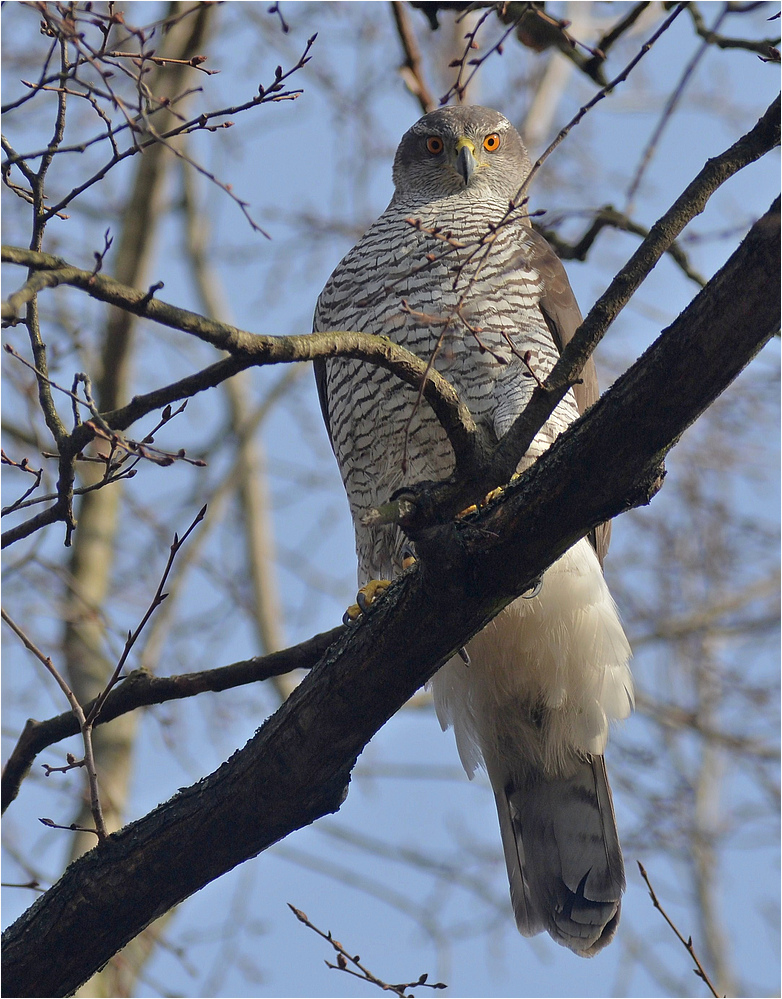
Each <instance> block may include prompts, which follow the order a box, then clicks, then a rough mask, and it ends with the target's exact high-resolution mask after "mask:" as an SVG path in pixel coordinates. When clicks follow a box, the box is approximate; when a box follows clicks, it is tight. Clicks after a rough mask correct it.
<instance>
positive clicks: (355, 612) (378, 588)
mask: <svg viewBox="0 0 782 999" xmlns="http://www.w3.org/2000/svg"><path fill="white" fill-rule="evenodd" d="M390 585H391V580H390V579H370V581H369V582H368V583H367V584H366V586H362V587H361V589H360V590H359V591H358V593H357V594H356V603H354V604H351V605H350V607H348V609H347V610H346V611H345V614H344V616H343V618H342V620H343V622H344V623H345V624H352V623H354V622H355V621H357V620H358V618H359V617H360V616H361V615H362V614H365V613H366V612H367V609H368V608H369V607H370V605H371V604H373V603H374V602H375V600H377V598H378V595H379V594H381V593H382V592H383V590H387V589H388V587H389V586H390Z"/></svg>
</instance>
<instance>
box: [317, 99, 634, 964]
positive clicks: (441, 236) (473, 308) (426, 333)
mask: <svg viewBox="0 0 782 999" xmlns="http://www.w3.org/2000/svg"><path fill="white" fill-rule="evenodd" d="M529 171H530V162H529V158H528V156H527V153H526V150H525V149H524V146H523V144H522V142H521V139H520V137H519V135H518V133H517V132H516V130H515V129H514V128H513V127H512V125H511V124H510V122H509V121H508V120H507V119H506V118H505V117H503V116H502V115H501V114H499V113H498V112H496V111H492V110H489V109H488V108H482V107H446V108H442V109H440V110H438V111H433V112H431V113H429V114H427V115H425V116H424V117H423V118H421V119H420V121H418V122H416V124H415V125H413V127H412V128H411V129H410V130H409V131H408V132H407V133H406V134H405V135H404V137H403V138H402V141H401V143H400V145H399V148H398V150H397V153H396V158H395V161H394V172H393V177H394V185H395V191H394V196H393V198H392V199H391V203H390V204H389V206H388V208H386V210H385V211H384V212H383V214H382V215H381V216H380V218H379V219H378V220H377V221H376V222H375V223H374V224H373V225H372V226H371V227H370V229H369V230H368V231H367V233H366V234H365V235H364V236H363V237H362V239H361V240H360V241H359V242H358V243H357V244H356V246H354V247H353V249H352V250H351V251H350V252H349V253H348V254H347V256H346V257H345V258H344V259H343V260H342V262H341V263H340V264H339V265H338V267H337V268H336V270H335V271H334V273H333V274H332V275H331V277H330V278H329V280H328V282H327V284H326V287H325V288H324V289H323V292H322V294H321V295H320V298H319V299H318V304H317V308H316V312H315V321H314V329H315V330H316V331H327V330H354V331H362V332H365V333H372V334H377V335H379V336H386V337H390V338H391V340H393V341H394V342H395V343H398V344H401V345H402V346H403V347H406V348H407V349H408V350H410V351H412V352H413V353H415V354H417V355H418V356H420V357H422V358H424V359H429V358H431V357H433V358H434V361H433V363H434V365H435V366H436V368H437V369H438V371H440V372H441V373H442V374H443V375H444V376H445V377H446V378H447V379H449V380H450V381H451V382H452V383H453V385H454V386H455V387H456V389H457V391H458V392H459V394H460V396H461V398H462V400H463V401H464V402H465V403H466V404H467V405H468V407H469V409H470V411H471V412H472V414H473V416H474V418H475V420H476V421H477V422H479V423H483V424H484V425H486V426H487V427H488V428H490V429H491V430H493V431H494V433H495V434H496V435H497V436H498V437H501V436H502V435H503V434H505V433H506V431H507V430H508V428H509V427H510V426H511V424H512V423H513V421H514V420H515V419H516V417H517V416H518V415H519V414H520V413H521V412H522V410H523V409H524V406H525V404H526V403H527V401H528V400H529V398H530V395H531V393H532V390H533V388H534V386H535V384H536V379H540V380H542V379H544V378H545V377H546V376H547V374H548V373H549V372H550V370H551V368H552V367H553V365H554V363H555V362H556V360H557V358H558V356H559V352H560V351H561V350H562V348H563V347H564V345H565V344H566V343H567V342H568V341H569V340H570V338H571V337H572V335H573V333H574V332H575V330H576V328H577V327H578V325H579V324H580V322H581V316H580V313H579V310H578V306H577V304H576V301H575V298H574V296H573V292H572V291H571V288H570V285H569V283H568V280H567V277H566V275H565V271H564V268H563V267H562V264H561V263H560V261H559V259H558V258H557V257H556V256H555V254H554V252H553V251H552V250H551V248H550V247H549V245H548V244H547V243H546V241H545V240H544V239H543V238H542V237H541V236H539V235H537V234H536V233H535V232H534V231H533V229H532V228H531V226H530V225H529V220H528V218H527V217H526V215H525V214H524V213H523V211H522V209H521V206H520V207H518V208H515V207H512V208H511V211H510V214H509V205H510V203H511V202H512V201H514V199H515V197H516V195H517V192H518V191H519V188H520V187H521V185H522V182H523V181H524V180H525V178H526V176H527V175H528V173H529ZM500 223H501V224H500ZM490 236H491V238H490V239H489V237H490ZM481 247H483V248H484V249H485V248H486V247H489V249H487V250H486V252H476V251H477V250H478V249H480V248H481ZM316 377H317V383H318V391H319V394H320V401H321V405H322V408H323V413H324V416H325V419H326V425H327V428H328V431H329V435H330V438H331V442H332V445H333V448H334V453H335V455H336V457H337V461H338V463H339V468H340V471H341V473H342V479H343V481H344V484H345V489H346V490H347V495H348V500H349V503H350V510H351V514H352V516H353V523H354V525H355V531H356V550H357V553H358V577H359V585H360V586H363V585H364V584H366V583H367V582H368V581H369V580H371V579H374V578H388V579H391V578H393V576H394V575H396V574H398V572H399V571H400V569H401V567H402V561H403V551H404V544H405V540H404V537H403V535H402V533H401V531H400V530H399V529H398V528H396V527H393V526H380V527H369V526H366V525H365V524H364V523H363V522H362V517H364V515H365V514H366V513H367V511H369V510H371V509H372V508H376V507H377V506H379V505H380V504H383V503H386V502H387V501H388V500H389V498H390V497H391V496H392V494H393V493H394V492H395V491H396V490H398V489H399V488H400V487H402V486H404V485H407V484H410V483H414V482H419V481H432V480H439V479H445V478H447V477H448V476H449V475H450V474H451V472H452V470H453V454H452V451H451V448H450V445H449V443H448V440H447V437H446V435H445V433H444V431H443V429H442V427H441V426H440V424H439V423H438V421H437V419H436V418H435V416H434V413H433V412H432V410H431V409H430V408H429V406H428V405H427V403H426V402H425V401H424V400H423V399H421V398H419V397H418V393H417V392H416V391H415V390H414V389H413V388H411V387H409V386H408V385H406V384H404V383H403V382H402V381H400V380H399V379H397V378H396V377H395V376H394V375H392V374H391V373H390V372H389V371H387V370H385V369H383V368H380V367H375V366H372V365H370V364H367V363H365V362H362V361H359V360H351V359H345V358H336V359H332V360H329V361H319V362H316ZM596 397H597V382H596V378H595V373H594V367H593V366H592V364H591V362H590V364H589V365H588V366H587V368H586V369H585V372H584V375H583V379H582V383H581V384H580V385H578V386H576V388H575V390H574V391H571V392H568V394H567V396H566V397H565V398H564V399H563V400H562V402H561V403H560V405H559V406H558V407H557V409H556V410H555V411H554V413H553V414H552V416H551V418H550V419H549V421H548V422H547V423H546V424H545V426H544V427H543V428H542V429H541V431H540V432H539V433H538V435H537V437H536V438H535V440H534V442H533V444H532V446H531V447H530V449H529V451H528V452H527V454H526V455H525V457H524V459H523V460H522V462H521V463H520V465H519V470H520V471H521V470H523V469H524V468H526V467H527V466H528V465H529V464H530V463H531V462H532V461H534V460H535V458H536V457H537V456H538V455H540V454H541V452H543V451H544V450H545V449H546V448H547V447H549V445H550V444H551V443H552V441H553V440H554V439H555V438H556V437H557V435H558V434H560V433H561V432H562V431H563V430H564V429H565V428H566V427H567V426H568V424H570V423H571V422H572V421H573V420H575V419H576V417H577V416H578V415H579V413H580V412H582V411H583V410H584V409H585V408H586V407H587V406H588V405H591V403H592V402H593V401H594V400H595V398H596ZM607 534H608V532H607V530H606V529H605V528H598V529H597V530H596V531H595V532H593V534H592V535H591V537H590V539H589V540H587V539H586V538H585V539H582V540H581V541H579V542H578V543H577V544H575V545H574V546H573V547H572V548H571V549H570V550H569V551H568V552H567V553H566V554H565V555H563V556H562V557H561V558H560V559H559V560H558V561H557V562H555V563H554V564H553V565H552V566H551V567H550V568H549V569H548V570H547V572H546V573H545V574H544V576H543V579H542V585H540V587H539V588H538V589H537V590H536V591H534V592H531V593H528V594H527V595H525V596H522V597H520V598H518V599H517V600H515V601H514V602H513V603H512V604H510V605H509V606H508V607H507V608H506V609H505V610H503V611H502V612H501V613H500V614H499V615H498V616H497V617H496V618H495V619H494V621H492V622H491V624H489V625H488V626H487V627H486V628H485V629H484V630H483V631H482V632H480V634H478V635H477V636H476V637H475V638H473V639H472V641H470V643H469V645H468V646H467V655H465V656H464V657H463V658H462V657H459V656H455V657H454V658H453V659H452V660H451V661H450V662H448V663H447V664H446V665H445V666H443V667H442V668H441V669H440V670H439V671H438V672H437V673H436V675H435V676H434V678H433V680H432V690H433V696H434V702H435V706H436V709H437V715H438V718H439V719H440V722H441V724H442V725H443V727H446V726H447V725H453V727H454V731H455V734H456V742H457V746H458V749H459V755H460V757H461V760H462V763H463V764H464V767H465V769H466V771H467V773H468V774H469V775H470V776H472V774H473V772H474V771H475V768H476V766H478V765H480V764H482V765H483V766H485V768H486V771H487V773H488V776H489V779H490V781H491V785H492V788H493V789H494V795H495V799H496V803H497V811H498V813H499V819H500V828H501V831H502V842H503V846H504V850H505V860H506V864H507V868H508V876H509V879H510V892H511V899H512V902H513V908H514V910H515V914H516V921H517V923H518V926H519V929H520V930H521V932H522V933H523V934H525V935H527V936H531V935H533V934H535V933H539V932H540V931H542V930H547V931H548V932H549V933H550V934H551V936H552V937H553V938H554V939H555V940H556V941H557V942H559V943H561V944H564V945H565V946H567V947H570V948H571V949H572V950H573V951H575V952H576V953H577V954H580V955H583V956H591V955H593V954H595V953H597V951H599V950H600V949H601V948H602V947H604V946H605V945H606V944H607V943H608V942H609V941H610V940H611V938H612V936H613V934H614V932H615V930H616V926H617V923H618V921H619V911H620V904H621V896H622V892H623V890H624V885H625V878H624V867H623V862H622V854H621V850H620V846H619V840H618V836H617V831H616V822H615V819H614V811H613V804H612V800H611V792H610V789H609V786H608V780H607V777H606V770H605V764H604V761H603V751H604V749H605V745H606V741H607V738H608V728H609V722H610V721H611V720H612V719H618V718H625V717H626V716H627V715H628V714H629V713H630V711H631V710H632V705H633V694H632V681H631V677H630V672H629V669H628V661H629V658H630V648H629V646H628V643H627V639H626V638H625V635H624V632H623V630H622V626H621V624H620V622H619V617H618V615H617V611H616V606H615V604H614V601H613V600H612V598H611V595H610V593H609V592H608V588H607V586H606V584H605V581H604V579H603V573H602V568H601V566H602V560H603V556H604V554H605V548H606V546H607V540H608V537H607ZM467 660H469V664H468V662H467Z"/></svg>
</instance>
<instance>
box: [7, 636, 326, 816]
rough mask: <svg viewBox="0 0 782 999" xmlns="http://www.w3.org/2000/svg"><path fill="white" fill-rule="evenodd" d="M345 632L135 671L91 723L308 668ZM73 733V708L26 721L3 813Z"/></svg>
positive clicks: (10, 765) (10, 762)
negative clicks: (179, 666) (233, 658)
mask: <svg viewBox="0 0 782 999" xmlns="http://www.w3.org/2000/svg"><path fill="white" fill-rule="evenodd" d="M344 631H345V626H344V625H341V626H340V627H338V628H332V629H331V631H325V632H323V633H322V634H320V635H315V636H313V637H312V638H309V639H308V640H307V641H306V642H301V643H300V644H299V645H293V646H291V647H290V648H289V649H285V650H283V651H282V652H274V653H272V654H271V655H268V656H261V657H258V656H256V657H255V658H253V659H245V660H243V661H242V662H237V663H232V664H231V665H230V666H218V667H217V668H215V669H207V670H201V671H200V672H198V673H183V674H182V675H181V676H153V675H152V674H151V673H150V672H149V671H148V670H146V669H143V668H142V669H135V670H133V671H132V672H131V673H129V674H128V675H127V676H126V677H125V679H124V680H123V681H122V683H121V684H120V685H119V686H118V687H116V688H115V689H114V690H112V691H111V693H110V694H109V695H108V697H107V698H106V700H105V702H104V704H103V706H102V708H101V712H100V715H99V716H98V718H97V720H96V722H95V724H96V725H105V724H106V722H110V721H112V720H113V719H114V718H119V716H120V715H124V714H127V713H128V712H129V711H135V710H136V709H137V708H142V707H148V706H149V705H151V704H165V702H166V701H175V700H181V699H182V698H185V697H194V696H195V695H196V694H203V693H205V692H206V691H214V692H216V691H220V690H231V689H233V688H234V687H243V686H245V685H246V684H248V683H257V682H258V681H260V680H268V679H270V678H271V677H273V676H282V675H283V674H285V673H290V672H291V671H292V670H295V669H311V668H312V667H313V666H314V665H315V663H317V661H318V660H319V659H320V657H321V656H322V655H323V653H324V652H325V651H326V649H327V648H328V647H329V646H330V645H331V644H332V643H333V642H335V641H336V640H337V639H338V638H339V637H340V636H341V635H342V634H343V632H344ZM96 703H97V698H95V699H94V700H92V701H90V702H89V703H88V704H85V705H84V712H85V714H87V715H89V714H91V713H92V711H93V710H94V708H95V705H96ZM78 733H79V726H78V724H77V722H76V719H75V718H74V716H73V712H72V711H64V712H63V713H62V714H60V715H56V716H55V717H54V718H48V719H47V720H46V721H35V720H34V719H32V718H31V719H29V720H28V722H27V724H26V725H25V727H24V729H23V731H22V734H21V735H20V736H19V739H18V741H17V743H16V746H15V747H14V749H13V752H12V753H11V755H10V756H9V758H8V761H7V762H6V765H5V768H4V769H3V779H2V811H3V812H5V810H6V808H8V806H9V805H10V804H11V802H12V801H13V800H14V799H15V798H16V796H17V794H18V793H19V788H20V786H21V783H22V781H23V780H24V778H25V777H26V776H27V774H28V772H29V770H30V767H31V766H32V765H33V762H34V761H35V757H36V756H37V755H38V754H39V753H40V752H42V750H44V749H46V747H47V746H52V745H54V744H55V743H57V742H60V741H61V740H62V739H67V738H68V737H69V736H72V735H78Z"/></svg>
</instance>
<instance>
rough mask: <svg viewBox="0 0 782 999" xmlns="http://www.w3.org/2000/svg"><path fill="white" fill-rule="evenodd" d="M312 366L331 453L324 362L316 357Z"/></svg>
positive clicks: (332, 444)
mask: <svg viewBox="0 0 782 999" xmlns="http://www.w3.org/2000/svg"><path fill="white" fill-rule="evenodd" d="M312 366H313V368H314V371H315V387H316V388H317V390H318V401H319V402H320V411H321V413H323V422H324V423H325V424H326V433H327V434H328V435H329V442H330V444H331V449H332V451H333V450H334V441H332V439H331V425H330V424H329V397H328V390H327V389H326V362H325V361H324V360H323V358H322V357H317V358H316V359H315V360H314V361H313V362H312Z"/></svg>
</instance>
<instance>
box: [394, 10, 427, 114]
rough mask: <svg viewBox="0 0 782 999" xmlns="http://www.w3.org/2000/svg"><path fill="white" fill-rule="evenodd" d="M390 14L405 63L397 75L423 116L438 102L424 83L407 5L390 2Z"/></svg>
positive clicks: (421, 65)
mask: <svg viewBox="0 0 782 999" xmlns="http://www.w3.org/2000/svg"><path fill="white" fill-rule="evenodd" d="M391 13H392V14H393V15H394V23H395V24H396V31H397V34H398V35H399V41H400V43H401V45H402V51H403V52H404V55H405V61H404V62H403V63H402V65H401V66H400V67H399V73H400V75H401V77H402V79H403V80H404V82H405V86H406V87H407V89H408V90H409V91H410V93H411V94H412V95H413V96H414V97H415V98H416V100H417V101H418V103H419V104H420V106H421V110H422V111H423V112H424V114H426V113H427V112H429V111H434V109H435V108H436V107H437V106H438V103H439V102H438V100H437V98H436V97H435V96H434V94H433V93H432V91H431V90H430V89H429V85H428V84H427V82H426V77H425V75H424V64H423V58H422V57H421V49H420V47H419V45H418V40H417V39H416V37H415V32H414V31H413V26H412V24H411V23H410V18H409V16H408V13H407V5H406V4H405V3H402V2H400V0H391Z"/></svg>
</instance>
